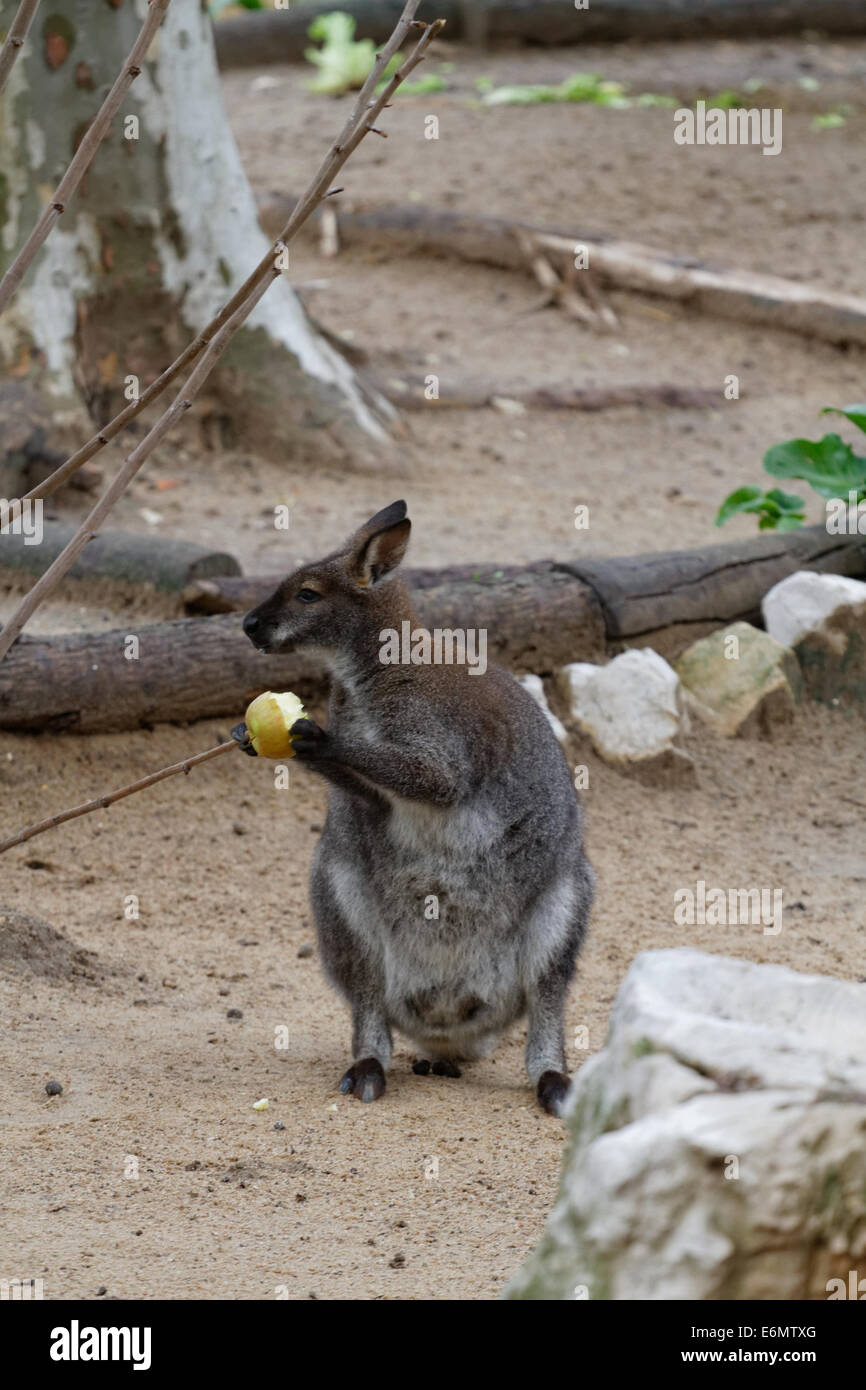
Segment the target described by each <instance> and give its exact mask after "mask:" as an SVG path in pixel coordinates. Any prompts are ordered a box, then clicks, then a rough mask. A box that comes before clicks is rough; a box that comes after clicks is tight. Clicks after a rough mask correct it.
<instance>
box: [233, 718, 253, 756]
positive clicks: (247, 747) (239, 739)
mask: <svg viewBox="0 0 866 1390" xmlns="http://www.w3.org/2000/svg"><path fill="white" fill-rule="evenodd" d="M232 738H233V739H234V741H235V743H239V744H240V746H241V750H242V751H243V752H244V753H246V755H247V757H248V758H257V757H258V756H259V755H258V753H257V752H256V750H255V748H253V743H252V739H251V738H250V731H249V729H248V728H247V726H246V724H245V723H244V721H243V720H241V722H240V724H235V727H234V728H233V729H232Z"/></svg>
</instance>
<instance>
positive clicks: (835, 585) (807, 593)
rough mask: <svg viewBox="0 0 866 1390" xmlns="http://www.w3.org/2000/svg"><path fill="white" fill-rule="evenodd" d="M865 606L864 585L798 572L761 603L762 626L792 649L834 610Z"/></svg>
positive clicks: (829, 575)
mask: <svg viewBox="0 0 866 1390" xmlns="http://www.w3.org/2000/svg"><path fill="white" fill-rule="evenodd" d="M852 604H855V605H864V606H866V584H864V583H863V582H862V581H861V580H859V579H849V578H848V577H847V576H846V575H842V574H816V573H814V571H812V570H798V571H797V573H796V574H789V575H788V577H787V579H782V580H780V581H779V583H778V584H774V585H773V587H772V589H770V590H769V592H768V593H766V594H765V595H764V598H763V599H762V601H761V612H762V614H763V617H764V626H765V628H766V629H767V631H768V632H769V634H770V636H771V637H775V639H776V641H777V642H781V643H782V645H783V646H785V647H794V646H796V644H797V643H798V642H799V641H801V640H802V638H804V637H805V636H806V634H807V633H809V632H813V631H814V630H815V629H816V628H819V627H820V626H821V625H822V623H823V622H824V621H825V619H827V618H829V617H831V615H832V614H834V613H835V612H836V611H837V609H839V608H846V607H849V606H851V605H852Z"/></svg>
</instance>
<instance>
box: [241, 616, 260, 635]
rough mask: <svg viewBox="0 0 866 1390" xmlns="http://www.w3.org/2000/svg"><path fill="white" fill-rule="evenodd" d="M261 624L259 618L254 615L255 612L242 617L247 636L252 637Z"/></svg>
mask: <svg viewBox="0 0 866 1390" xmlns="http://www.w3.org/2000/svg"><path fill="white" fill-rule="evenodd" d="M261 625H262V624H261V620H260V619H259V618H257V617H256V615H255V613H248V614H247V616H246V617H245V618H244V632H245V633H246V634H247V637H254V636H255V635H256V633H257V632H258V630H259V628H260V627H261Z"/></svg>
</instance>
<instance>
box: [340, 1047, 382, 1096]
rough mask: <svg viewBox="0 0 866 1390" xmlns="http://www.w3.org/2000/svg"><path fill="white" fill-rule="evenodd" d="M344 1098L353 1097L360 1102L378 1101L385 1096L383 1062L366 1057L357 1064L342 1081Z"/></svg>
mask: <svg viewBox="0 0 866 1390" xmlns="http://www.w3.org/2000/svg"><path fill="white" fill-rule="evenodd" d="M340 1090H341V1091H342V1093H343V1095H344V1096H347V1095H352V1096H355V1097H356V1098H357V1099H358V1100H365V1101H366V1100H378V1099H379V1097H380V1096H383V1095H384V1094H385V1072H384V1069H383V1067H382V1063H381V1062H377V1061H376V1058H375V1057H365V1058H364V1059H363V1061H361V1062H355V1063H354V1064H353V1065H352V1066H351V1067H350V1068H349V1070H348V1071H347V1072H346V1074H345V1076H344V1077H343V1078H342V1080H341V1081H340Z"/></svg>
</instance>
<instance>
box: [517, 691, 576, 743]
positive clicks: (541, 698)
mask: <svg viewBox="0 0 866 1390" xmlns="http://www.w3.org/2000/svg"><path fill="white" fill-rule="evenodd" d="M518 679H519V683H520V685H522V686H523V689H524V690H528V691H529V694H530V695H531V696H532V698H533V700H534V701H535V703H536V704H537V705H538V708H539V709H540V710H541V713H542V714H543V715H544V717H545V719H546V720H547V722H548V724H549V725H550V727H551V729H552V730H553V732H554V733H555V735H556V737H557V738H558V739H559V742H560V743H567V742H568V730H567V729H566V727H565V725H564V724H563V722H562V720H561V719H557V717H556V715H555V714H554V713H553V710H552V709H551V708H550V705H549V704H548V703H547V696H546V695H545V693H544V685H543V682H542V680H541V677H540V676H531V675H530V676H520V677H519V678H518Z"/></svg>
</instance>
